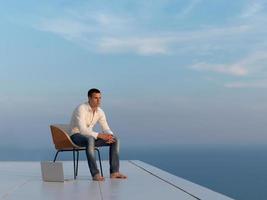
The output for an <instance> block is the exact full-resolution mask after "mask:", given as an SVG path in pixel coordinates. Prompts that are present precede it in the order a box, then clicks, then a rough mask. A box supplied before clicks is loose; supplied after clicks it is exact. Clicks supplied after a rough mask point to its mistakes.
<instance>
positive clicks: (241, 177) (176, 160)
mask: <svg viewBox="0 0 267 200" xmlns="http://www.w3.org/2000/svg"><path fill="white" fill-rule="evenodd" d="M139 150H140V151H141V152H139ZM139 150H137V152H136V155H134V154H133V153H132V152H127V153H126V154H128V156H129V157H132V158H133V159H139V160H142V161H145V162H147V163H150V164H152V165H154V166H157V167H159V168H161V169H163V170H166V171H168V172H170V173H172V174H174V175H177V176H179V177H182V178H185V179H187V180H190V181H192V182H194V183H197V184H200V185H203V186H205V187H208V188H210V189H212V190H214V191H217V192H219V193H222V194H225V195H227V196H229V197H232V198H234V199H236V200H266V199H267V147H262V146H261V147H255V146H254V147H162V148H160V149H157V148H151V149H149V150H145V149H139ZM137 157H138V158H137Z"/></svg>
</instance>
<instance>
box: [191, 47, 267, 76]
mask: <svg viewBox="0 0 267 200" xmlns="http://www.w3.org/2000/svg"><path fill="white" fill-rule="evenodd" d="M266 63H267V52H262V51H260V52H255V53H252V54H250V55H247V56H245V57H243V58H242V59H240V60H238V61H236V62H234V63H232V64H212V63H205V62H199V63H196V64H194V65H192V67H191V68H192V69H194V70H198V71H211V72H216V73H222V74H229V75H233V76H248V75H252V74H258V73H260V72H262V71H263V70H264V68H265V66H266Z"/></svg>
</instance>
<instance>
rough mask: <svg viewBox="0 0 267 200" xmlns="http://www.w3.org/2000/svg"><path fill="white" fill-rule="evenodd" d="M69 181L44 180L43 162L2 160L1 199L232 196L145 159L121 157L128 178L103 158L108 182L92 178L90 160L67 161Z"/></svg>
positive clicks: (211, 199) (218, 199)
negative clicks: (116, 174) (113, 173)
mask: <svg viewBox="0 0 267 200" xmlns="http://www.w3.org/2000/svg"><path fill="white" fill-rule="evenodd" d="M63 166H64V177H65V182H64V183H59V182H43V181H42V178H41V168H40V163H39V162H0V199H8V200H29V199H34V200H43V199H46V200H61V199H62V200H63V199H64V200H84V199H86V200H88V199H90V200H132V199H133V200H142V199H144V200H150V199H153V200H162V199H166V200H167V199H168V200H169V199H177V200H196V199H201V200H231V198H229V197H226V196H224V195H222V194H219V193H216V192H214V191H212V190H209V189H207V188H204V187H202V186H200V185H197V184H194V183H192V182H189V181H187V180H185V179H182V178H179V177H177V176H174V175H172V174H170V173H167V172H165V171H163V170H161V169H158V168H156V167H154V166H151V165H148V164H146V163H144V162H141V161H137V160H135V161H121V167H120V169H121V171H122V172H123V173H124V174H126V175H127V176H128V179H127V180H111V179H109V177H108V175H109V174H108V162H107V161H103V170H104V176H105V177H106V180H105V181H104V182H97V181H92V180H91V177H90V176H89V169H88V166H87V162H85V161H80V162H79V175H78V177H77V179H76V180H73V163H72V162H70V161H65V162H63Z"/></svg>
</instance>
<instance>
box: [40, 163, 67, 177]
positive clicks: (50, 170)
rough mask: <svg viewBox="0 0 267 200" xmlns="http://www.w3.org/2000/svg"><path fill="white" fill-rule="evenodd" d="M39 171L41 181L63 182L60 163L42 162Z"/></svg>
mask: <svg viewBox="0 0 267 200" xmlns="http://www.w3.org/2000/svg"><path fill="white" fill-rule="evenodd" d="M41 171H42V178H43V181H49V182H64V173H63V164H62V162H51V161H42V162H41Z"/></svg>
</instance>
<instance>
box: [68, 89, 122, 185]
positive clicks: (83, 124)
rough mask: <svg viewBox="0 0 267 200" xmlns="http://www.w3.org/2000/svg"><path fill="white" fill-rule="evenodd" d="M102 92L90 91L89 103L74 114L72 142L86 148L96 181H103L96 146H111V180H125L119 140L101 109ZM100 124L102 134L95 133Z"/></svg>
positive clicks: (89, 164)
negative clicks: (122, 171) (120, 166)
mask: <svg viewBox="0 0 267 200" xmlns="http://www.w3.org/2000/svg"><path fill="white" fill-rule="evenodd" d="M100 103H101V92H100V91H99V90H98V89H96V88H92V89H90V90H89V91H88V102H85V103H83V104H81V105H79V106H78V107H77V108H76V109H75V110H74V112H73V114H72V118H71V123H70V128H71V134H70V137H71V140H72V141H73V142H74V143H75V144H76V145H78V146H82V147H86V156H87V161H88V166H89V169H90V172H91V175H92V177H93V180H95V181H103V180H104V177H103V176H101V175H100V174H99V170H98V168H97V164H96V160H95V146H96V147H99V146H109V147H110V148H109V164H110V178H114V179H125V178H127V177H126V176H125V175H123V174H121V173H120V172H119V140H118V138H117V137H115V136H114V135H113V133H112V131H111V130H110V128H109V125H108V123H107V120H106V116H105V113H104V111H103V110H102V109H101V108H100V107H99V106H100ZM96 123H99V124H100V126H101V128H102V132H100V133H97V132H94V131H93V127H94V125H95V124H96Z"/></svg>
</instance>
